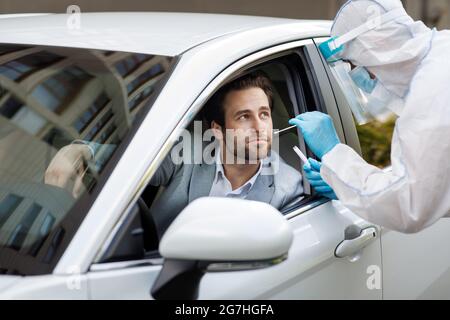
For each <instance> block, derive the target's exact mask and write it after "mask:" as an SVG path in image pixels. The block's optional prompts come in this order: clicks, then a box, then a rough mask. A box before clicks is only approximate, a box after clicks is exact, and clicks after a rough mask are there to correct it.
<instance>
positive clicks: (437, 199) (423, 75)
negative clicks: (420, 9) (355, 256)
mask: <svg viewBox="0 0 450 320" xmlns="http://www.w3.org/2000/svg"><path fill="white" fill-rule="evenodd" d="M331 35H332V38H331V39H330V40H329V41H327V42H325V43H324V44H322V45H321V46H320V50H321V52H322V54H323V55H324V57H325V58H326V59H327V61H328V62H329V63H330V67H331V68H332V70H333V72H334V74H335V76H336V78H337V79H338V82H339V83H340V85H341V87H342V90H343V92H344V94H345V95H346V97H347V101H348V102H349V106H350V108H351V109H352V111H353V114H354V117H355V119H356V120H357V121H359V122H360V123H362V122H364V120H366V119H367V116H368V115H372V116H374V117H376V118H378V119H379V118H380V115H382V114H383V113H384V112H386V111H388V110H390V111H393V112H395V113H396V114H397V115H398V116H399V118H398V119H397V121H396V124H395V130H394V135H393V139H392V148H391V163H392V171H383V170H381V169H379V168H377V167H375V166H373V165H370V164H368V163H367V162H366V161H364V160H363V159H362V158H361V156H360V155H359V154H358V153H356V152H355V151H354V150H353V149H351V148H350V147H348V146H347V145H345V144H342V143H339V139H338V137H337V134H336V131H335V129H334V126H333V123H332V120H331V118H330V117H329V116H327V115H325V114H323V113H320V112H310V113H305V114H302V115H299V116H298V117H297V118H295V119H291V120H290V123H291V124H295V125H296V126H297V127H299V128H300V129H301V131H302V133H303V136H304V139H305V141H306V143H307V145H308V146H309V148H310V149H311V150H312V151H313V153H314V154H315V155H316V156H317V157H318V158H319V159H321V161H322V162H321V163H320V162H318V161H315V160H312V159H309V162H310V163H309V164H307V165H305V170H307V172H306V176H307V178H308V179H309V180H310V182H311V185H312V186H313V187H314V188H315V189H316V191H317V192H318V193H319V194H322V195H325V196H327V197H329V198H334V196H337V198H338V199H339V200H340V201H341V202H342V204H343V205H344V206H346V207H347V208H349V209H350V210H352V211H353V212H354V213H356V214H358V215H359V216H361V217H362V218H363V219H365V220H367V221H370V222H372V223H375V224H378V225H381V226H383V227H386V228H388V229H391V230H396V231H400V232H404V233H415V232H418V231H420V230H422V229H424V228H426V227H428V226H430V225H432V224H433V223H434V222H436V221H437V220H438V219H440V218H441V217H444V216H446V215H448V214H450V32H449V31H447V30H445V31H437V30H434V29H433V30H431V29H430V28H428V27H426V26H425V25H424V24H423V23H422V22H420V21H413V19H412V18H411V17H409V16H408V15H407V13H406V11H405V9H404V8H403V6H402V3H401V2H400V1H399V0H371V1H369V0H353V1H348V2H347V3H346V4H344V5H343V7H342V8H341V10H340V11H339V12H338V14H337V16H336V18H335V21H334V24H333V26H332V30H331ZM349 79H351V81H350V82H353V85H354V84H356V86H357V87H358V90H354V88H353V87H354V86H353V87H352V85H349V81H348V80H349ZM361 96H364V97H363V98H361ZM333 191H334V193H333Z"/></svg>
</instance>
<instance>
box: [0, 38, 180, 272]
mask: <svg viewBox="0 0 450 320" xmlns="http://www.w3.org/2000/svg"><path fill="white" fill-rule="evenodd" d="M171 61H172V59H171V58H169V57H164V56H155V55H146V54H135V53H124V52H113V51H108V52H102V51H98V50H87V49H69V48H58V47H52V48H49V47H39V46H35V47H32V46H17V45H0V181H1V183H0V274H2V273H3V274H43V273H48V272H51V270H52V269H53V267H54V266H55V264H56V263H57V261H58V259H59V257H60V256H61V254H62V253H63V251H64V249H65V247H66V246H67V245H68V243H69V241H70V239H71V237H72V236H73V234H74V233H75V231H76V229H77V227H78V226H79V224H80V223H81V221H82V219H83V217H84V216H85V214H86V213H87V210H88V207H89V206H90V204H91V203H92V201H93V200H94V199H93V197H92V196H90V195H91V194H93V191H94V190H96V189H98V188H96V186H98V183H97V182H98V181H99V179H101V178H102V174H103V169H104V168H105V166H106V165H107V164H108V163H109V162H110V159H111V158H112V156H113V154H114V152H115V150H117V147H118V146H119V145H120V144H121V143H122V141H123V140H124V139H125V138H127V139H128V137H127V134H128V133H129V132H130V131H132V130H130V129H131V128H132V127H133V125H135V122H137V121H135V120H137V119H139V117H137V115H138V114H140V112H142V113H143V112H146V110H148V109H149V108H150V107H151V103H150V102H151V100H152V99H154V97H155V95H156V93H157V92H158V91H159V89H158V88H159V87H160V86H161V84H162V79H163V78H164V76H165V75H166V74H167V72H168V70H169V68H170V66H171ZM97 159H101V161H97ZM96 191H98V190H96ZM74 209H77V210H74Z"/></svg>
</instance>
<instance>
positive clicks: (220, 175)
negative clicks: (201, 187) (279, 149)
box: [214, 146, 263, 193]
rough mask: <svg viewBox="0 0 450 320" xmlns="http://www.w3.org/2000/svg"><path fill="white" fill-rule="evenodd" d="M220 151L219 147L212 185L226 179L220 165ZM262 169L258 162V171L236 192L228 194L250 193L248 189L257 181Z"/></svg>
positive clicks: (261, 163) (261, 164)
mask: <svg viewBox="0 0 450 320" xmlns="http://www.w3.org/2000/svg"><path fill="white" fill-rule="evenodd" d="M221 152H222V151H221V149H220V146H219V147H218V148H217V149H216V155H215V160H216V175H215V177H214V183H217V182H218V181H219V179H226V180H227V181H228V179H227V177H226V176H225V172H224V170H223V165H222V158H221ZM262 167H263V161H260V162H259V168H258V171H257V172H256V173H255V174H254V175H253V177H251V178H250V179H249V180H248V181H247V182H246V183H244V184H243V185H242V186H241V187H239V188H238V189H236V190H233V191H232V192H230V193H240V192H241V191H243V190H244V189H246V190H247V191H250V189H251V188H252V187H253V185H254V184H255V182H256V179H258V176H259V175H260V173H261V170H262Z"/></svg>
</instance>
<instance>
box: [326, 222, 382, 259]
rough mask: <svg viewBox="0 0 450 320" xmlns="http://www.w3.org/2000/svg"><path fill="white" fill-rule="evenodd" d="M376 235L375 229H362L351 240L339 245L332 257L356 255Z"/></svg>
mask: <svg viewBox="0 0 450 320" xmlns="http://www.w3.org/2000/svg"><path fill="white" fill-rule="evenodd" d="M377 233H378V230H377V228H375V227H368V228H365V229H362V230H361V232H360V233H359V235H357V236H356V237H354V238H353V239H345V240H343V241H342V242H341V243H339V244H338V246H337V247H336V250H335V251H334V255H335V256H336V257H337V258H345V257H349V256H352V255H355V254H357V253H358V252H360V251H361V250H362V249H363V248H364V247H366V246H367V245H368V244H369V243H370V242H371V241H372V240H373V239H375V238H376V237H377ZM346 238H347V237H346Z"/></svg>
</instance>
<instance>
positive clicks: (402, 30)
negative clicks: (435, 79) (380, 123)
mask: <svg viewBox="0 0 450 320" xmlns="http://www.w3.org/2000/svg"><path fill="white" fill-rule="evenodd" d="M395 9H403V6H402V3H401V2H400V0H351V1H348V2H347V3H346V4H344V5H343V7H342V8H341V10H340V11H339V12H338V14H337V15H336V18H335V21H334V23H333V26H332V29H331V35H332V36H333V37H335V36H342V35H344V34H346V33H347V32H349V31H351V30H353V29H355V28H356V27H358V26H360V25H362V24H363V23H366V22H367V21H369V20H372V19H374V18H376V17H377V16H380V15H383V14H385V13H387V12H389V11H392V10H395ZM432 38H433V31H432V30H431V29H430V28H428V27H427V26H425V24H423V23H422V22H421V21H414V20H413V19H412V18H411V17H410V16H409V15H408V14H407V13H406V11H405V15H404V16H402V17H400V18H397V19H395V20H394V21H391V22H388V23H386V24H384V25H380V26H379V27H378V28H376V29H374V30H371V31H368V32H366V33H364V34H362V35H360V36H359V37H357V38H356V39H354V40H353V41H351V42H349V43H348V44H347V45H346V46H345V48H344V50H343V52H342V57H343V59H346V60H349V61H351V62H352V63H353V64H354V65H356V66H364V67H366V68H367V69H368V70H369V71H370V72H372V73H373V74H374V75H375V76H376V77H377V78H378V80H379V81H380V83H381V84H382V85H383V86H384V87H385V88H386V89H387V90H388V91H389V92H391V93H392V94H394V95H395V96H397V97H398V98H399V99H403V98H404V97H405V96H406V94H407V93H408V90H409V87H410V83H411V80H412V78H413V77H414V75H415V73H416V71H417V69H418V67H419V66H420V64H421V62H422V60H423V59H424V57H425V56H426V55H427V53H428V52H429V50H430V48H431V41H432ZM396 113H399V110H396Z"/></svg>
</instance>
